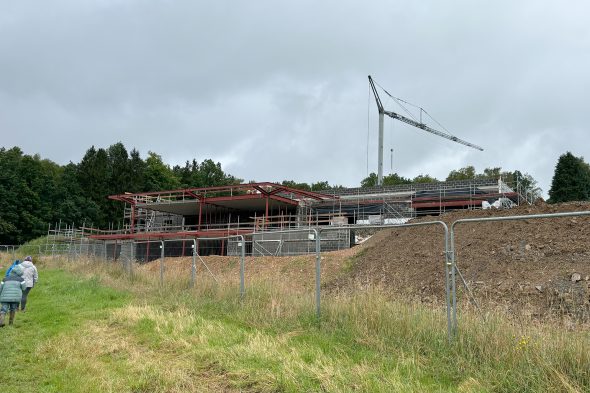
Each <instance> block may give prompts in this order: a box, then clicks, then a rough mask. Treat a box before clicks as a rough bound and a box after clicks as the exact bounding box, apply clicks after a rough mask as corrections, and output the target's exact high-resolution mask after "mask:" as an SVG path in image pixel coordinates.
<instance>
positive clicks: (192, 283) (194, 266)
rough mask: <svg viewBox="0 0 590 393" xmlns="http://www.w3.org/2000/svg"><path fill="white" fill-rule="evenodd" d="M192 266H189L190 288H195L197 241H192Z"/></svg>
mask: <svg viewBox="0 0 590 393" xmlns="http://www.w3.org/2000/svg"><path fill="white" fill-rule="evenodd" d="M191 247H192V249H193V264H192V266H191V288H194V287H195V284H196V281H197V239H193V244H192V246H191Z"/></svg>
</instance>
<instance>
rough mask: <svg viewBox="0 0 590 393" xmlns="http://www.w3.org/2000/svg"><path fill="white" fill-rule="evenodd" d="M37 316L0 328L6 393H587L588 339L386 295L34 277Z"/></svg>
mask: <svg viewBox="0 0 590 393" xmlns="http://www.w3.org/2000/svg"><path fill="white" fill-rule="evenodd" d="M39 267H40V280H41V281H40V283H39V285H38V286H36V287H35V288H34V289H33V291H32V292H31V295H30V297H29V299H30V309H29V310H28V312H27V313H26V314H17V319H16V325H15V326H14V327H8V326H7V327H5V328H2V329H0V359H2V360H1V363H0V364H1V366H2V372H1V376H2V378H1V383H0V391H2V392H4V391H6V392H201V391H202V392H207V391H228V392H232V391H236V392H238V391H252V392H276V391H286V392H306V391H309V392H315V391H326V392H347V391H359V392H398V391H399V392H447V391H449V392H514V391H518V392H541V391H543V392H551V391H553V392H562V391H566V392H578V391H579V392H582V391H590V358H589V357H590V345H589V341H590V340H589V339H590V335H589V334H588V332H586V331H583V330H580V331H577V332H567V331H564V329H562V328H560V327H559V326H553V325H545V326H535V325H534V324H527V325H522V326H518V325H514V324H509V323H507V322H505V321H503V320H502V319H500V318H494V317H492V318H490V320H489V321H488V322H487V323H486V324H483V323H482V322H481V320H480V319H477V317H476V316H472V315H470V314H466V315H462V316H461V332H460V336H459V339H458V340H457V341H456V342H455V343H454V344H452V345H449V344H448V342H447V337H446V330H445V326H446V321H445V318H444V314H443V312H442V309H432V308H428V307H425V306H420V305H412V304H405V303H403V302H391V301H389V300H386V298H385V297H384V296H382V295H381V294H380V293H379V292H378V291H376V290H375V291H368V292H365V293H362V294H356V295H354V296H333V297H330V296H327V297H326V298H325V299H324V300H323V314H322V320H321V323H318V322H317V321H316V319H315V317H314V314H313V298H312V294H309V296H308V297H306V296H289V292H288V290H287V289H286V288H285V287H284V285H274V286H273V287H269V286H268V285H267V284H265V283H258V284H257V283H255V282H254V283H250V285H249V287H248V293H247V296H246V298H245V299H244V300H243V301H240V300H239V297H238V289H237V288H235V287H227V286H224V285H223V282H222V283H221V284H220V285H219V286H215V285H213V284H207V285H205V283H203V285H202V286H201V287H200V288H198V289H196V290H188V289H187V288H186V287H187V282H186V281H185V280H183V279H180V278H178V279H173V278H170V279H169V281H168V284H167V285H165V286H164V288H161V287H160V286H159V285H158V282H157V275H156V274H155V273H154V274H152V273H149V272H148V271H136V272H135V274H134V275H133V277H129V276H127V275H126V274H124V273H123V271H122V270H121V269H120V268H119V267H117V266H112V265H108V264H96V263H91V262H88V263H84V262H78V263H76V264H75V265H71V264H67V263H65V262H60V263H55V262H52V263H46V264H41V265H40V266H39Z"/></svg>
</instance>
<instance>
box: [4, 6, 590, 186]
mask: <svg viewBox="0 0 590 393" xmlns="http://www.w3.org/2000/svg"><path fill="white" fill-rule="evenodd" d="M0 5H1V9H0V136H1V143H0V146H5V147H12V146H14V145H17V146H20V147H21V148H22V149H23V150H24V151H25V153H27V154H35V153H39V154H40V155H41V156H42V157H44V158H49V159H51V160H53V161H56V162H58V163H61V164H65V163H67V162H69V161H73V162H79V161H80V159H81V158H82V156H83V155H84V153H85V151H86V149H87V148H88V147H90V146H91V145H95V146H97V147H107V146H109V145H111V144H113V143H116V142H118V141H121V142H123V143H124V144H125V145H126V146H127V147H128V149H129V150H131V148H133V147H136V148H137V149H138V150H139V151H140V152H141V153H142V156H143V157H145V156H146V155H147V152H148V151H150V150H151V151H155V152H157V153H159V154H161V155H162V157H163V159H164V161H165V162H167V163H169V164H178V163H183V162H184V161H186V160H189V159H192V158H197V159H198V160H199V161H201V160H203V159H205V158H212V159H213V160H215V161H220V162H221V164H222V167H223V168H224V170H226V171H227V172H229V173H231V174H233V175H235V176H237V177H240V178H243V179H245V180H246V181H248V180H257V181H281V180H284V179H294V180H296V181H301V182H315V181H320V180H327V181H329V182H330V183H331V184H342V185H345V186H356V185H358V184H359V183H360V181H361V180H362V179H363V178H364V177H365V176H366V175H367V169H368V171H369V172H376V171H377V146H376V141H377V135H378V133H377V120H378V115H377V110H376V106H375V102H374V99H373V98H372V96H370V95H369V86H368V81H367V75H369V74H371V75H372V76H373V77H374V78H375V80H376V81H377V82H378V83H379V84H380V85H381V86H383V87H384V88H386V89H387V90H388V91H389V92H390V93H392V94H394V95H396V96H398V97H402V98H404V99H406V100H407V101H410V102H413V103H417V104H420V105H421V106H423V107H424V108H425V109H426V110H427V111H428V112H429V113H430V114H431V115H433V117H435V118H436V119H437V120H438V121H439V122H440V123H442V124H443V125H444V126H445V127H446V128H447V129H448V130H449V131H450V132H451V133H453V134H454V135H456V136H458V137H460V138H462V139H465V140H468V141H469V142H472V143H474V144H477V145H480V146H482V147H483V148H484V149H485V151H484V152H479V151H476V150H474V149H470V148H468V147H465V146H463V145H459V144H456V143H453V142H451V141H448V140H446V139H442V138H440V137H437V136H434V135H431V134H428V133H426V132H424V131H422V130H418V129H415V128H412V127H410V126H407V125H404V124H402V123H400V122H398V121H394V120H392V119H386V121H385V160H384V161H385V165H384V172H385V174H388V173H390V171H391V161H390V159H391V156H390V149H393V150H394V152H393V167H394V171H395V172H398V173H400V174H401V175H403V176H406V177H414V176H416V175H419V174H430V175H433V176H436V177H438V178H444V177H446V175H447V174H448V172H449V171H451V170H453V169H457V168H460V167H463V166H466V165H474V166H475V167H476V169H477V170H478V171H482V170H483V169H484V168H486V167H494V166H501V167H502V168H504V169H506V170H514V169H520V170H521V171H523V172H528V173H530V174H531V175H532V176H533V177H535V178H536V179H537V180H539V183H540V185H541V187H542V188H543V191H544V192H545V193H546V192H547V191H548V189H549V187H550V182H551V177H552V175H553V169H554V166H555V163H556V161H557V159H558V157H559V155H561V154H562V153H564V152H565V151H568V150H569V151H571V152H573V153H574V154H575V155H578V156H580V155H582V156H584V157H585V158H586V159H588V158H590V143H588V142H589V141H590V138H589V131H590V128H589V127H588V121H589V120H588V116H587V112H588V109H589V100H588V98H587V96H588V94H589V91H590V76H589V70H590V25H589V23H588V21H589V17H590V5H589V4H588V3H587V2H584V1H568V2H567V3H565V2H556V1H551V2H549V1H539V0H534V1H532V0H531V1H518V2H515V1H486V2H483V1H471V0H469V1H467V0H464V1H444V2H442V1H415V0H414V1H409V0H408V1H380V2H377V1H363V2H360V1H342V0H339V1H310V0H303V1H289V2H286V1H285V2H279V1H270V0H265V1H247V2H246V1H242V2H236V1H227V0H217V1H208V2H205V1H188V0H187V1H163V0H161V1H155V0H154V1H145V0H141V1H140V0H137V1H132V0H85V1H79V0H72V1H51V2H45V1H24V0H23V1H5V0H0ZM381 98H382V100H383V102H384V105H385V107H386V109H389V110H393V111H401V109H400V108H399V107H398V106H396V104H395V103H394V102H392V101H391V100H390V99H386V96H385V95H384V94H382V97H381ZM431 124H432V125H435V124H434V123H431ZM367 147H368V153H369V154H368V156H367ZM367 157H368V165H367Z"/></svg>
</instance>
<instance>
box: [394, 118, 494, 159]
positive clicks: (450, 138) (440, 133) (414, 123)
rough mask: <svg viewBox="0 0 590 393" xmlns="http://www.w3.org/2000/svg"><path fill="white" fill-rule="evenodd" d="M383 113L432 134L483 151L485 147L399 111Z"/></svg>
mask: <svg viewBox="0 0 590 393" xmlns="http://www.w3.org/2000/svg"><path fill="white" fill-rule="evenodd" d="M383 113H384V114H386V115H387V116H389V117H391V118H392V119H397V120H399V121H403V122H404V123H406V124H409V125H411V126H414V127H416V128H420V129H422V130H424V131H427V132H430V133H431V134H434V135H438V136H440V137H443V138H446V139H448V140H451V141H453V142H457V143H460V144H462V145H465V146H468V147H472V148H474V149H477V150H479V151H483V148H482V147H480V146H477V145H474V144H473V143H469V142H467V141H464V140H463V139H459V138H457V137H456V136H454V135H450V134H447V133H444V132H442V131H439V130H435V129H434V128H431V127H428V126H427V125H426V124H424V123H419V122H417V121H415V120H412V119H409V118H407V117H405V116H402V115H400V114H398V113H395V112H391V111H383Z"/></svg>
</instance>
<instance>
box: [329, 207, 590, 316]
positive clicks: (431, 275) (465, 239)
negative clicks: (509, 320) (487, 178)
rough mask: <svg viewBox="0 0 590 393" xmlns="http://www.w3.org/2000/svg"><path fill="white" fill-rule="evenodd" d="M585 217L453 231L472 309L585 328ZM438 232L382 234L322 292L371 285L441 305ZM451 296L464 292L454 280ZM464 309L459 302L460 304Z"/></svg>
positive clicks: (588, 262) (449, 218) (523, 211)
mask: <svg viewBox="0 0 590 393" xmlns="http://www.w3.org/2000/svg"><path fill="white" fill-rule="evenodd" d="M585 210H590V204H588V203H569V204H561V205H547V204H544V203H541V204H537V205H535V206H520V207H517V208H514V209H510V210H500V211H498V210H478V211H456V212H452V213H448V214H444V215H442V216H440V217H425V218H421V219H419V220H416V221H432V220H442V221H445V222H446V223H447V225H449V227H450V224H451V223H452V222H454V221H456V220H458V219H462V218H476V217H498V216H508V215H511V216H512V215H527V214H544V213H559V212H570V211H585ZM589 224H590V217H566V218H551V219H526V220H522V221H503V222H486V223H463V224H459V225H457V226H456V228H455V229H456V231H455V232H456V237H455V239H456V260H457V266H458V268H459V269H460V271H461V273H462V274H463V276H464V278H465V280H466V282H467V284H468V286H469V287H470V288H471V290H472V291H473V293H474V296H475V298H476V299H477V300H478V302H480V303H483V304H492V305H495V306H497V305H502V306H503V307H504V308H506V310H507V311H509V312H511V313H514V314H521V315H522V314H524V315H532V316H545V315H547V314H556V315H560V316H563V315H567V316H570V317H573V318H575V319H577V320H583V321H588V320H590V304H589V299H590V298H589V294H590V290H589V286H590V250H589V245H590V227H589ZM443 239H444V237H443V231H442V228H441V227H439V226H426V227H414V228H395V229H390V230H384V231H381V232H379V233H377V234H376V235H374V236H373V237H372V238H371V239H369V240H368V241H367V242H365V244H363V248H362V249H361V250H360V251H359V252H358V253H357V255H356V256H355V257H354V259H353V261H352V263H351V266H352V267H351V269H350V273H349V274H348V275H346V276H342V277H340V278H339V279H337V280H335V281H334V282H332V283H331V284H330V285H329V286H330V287H331V288H337V289H339V290H347V289H350V288H359V287H360V288H362V287H365V286H368V285H378V286H380V287H383V288H385V289H386V290H388V291H391V292H393V293H397V294H400V295H402V296H405V297H411V298H414V299H418V300H420V301H424V302H443V301H444V243H443V241H444V240H443ZM457 286H458V290H459V291H464V288H462V284H461V281H460V279H458V281H457ZM465 301H467V300H465Z"/></svg>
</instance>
